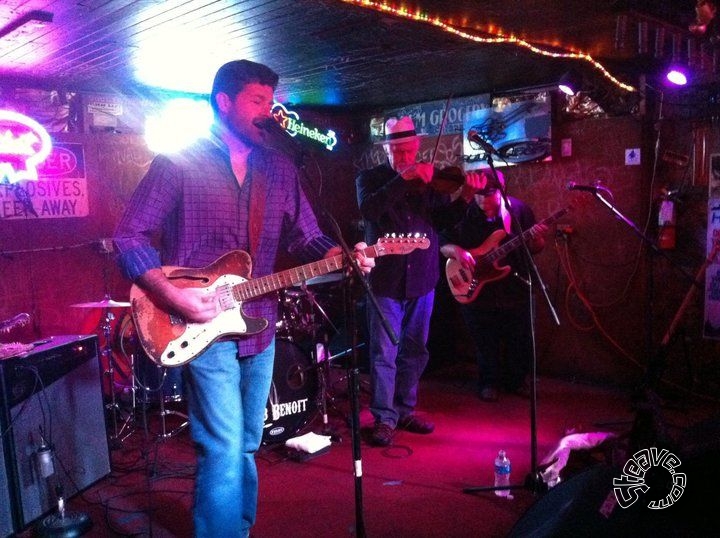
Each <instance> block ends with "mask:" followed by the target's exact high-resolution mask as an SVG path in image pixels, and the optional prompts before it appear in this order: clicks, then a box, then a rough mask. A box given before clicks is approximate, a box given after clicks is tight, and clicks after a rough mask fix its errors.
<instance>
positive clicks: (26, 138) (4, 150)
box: [0, 110, 52, 184]
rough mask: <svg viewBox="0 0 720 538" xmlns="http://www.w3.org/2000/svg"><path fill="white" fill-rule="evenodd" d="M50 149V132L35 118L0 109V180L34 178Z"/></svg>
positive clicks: (9, 181) (36, 176)
mask: <svg viewBox="0 0 720 538" xmlns="http://www.w3.org/2000/svg"><path fill="white" fill-rule="evenodd" d="M51 149H52V141H51V140H50V135H49V134H48V132H47V131H46V130H45V128H44V127H43V126H42V125H40V124H39V123H38V122H37V121H35V120H34V119H32V118H29V117H28V116H25V115H24V114H20V113H18V112H14V111H12V110H0V183H5V184H8V183H10V184H12V183H17V182H19V181H23V180H31V181H35V180H37V178H38V172H37V167H38V165H40V164H41V163H42V162H43V161H44V160H45V159H46V158H47V156H48V155H50V150H51Z"/></svg>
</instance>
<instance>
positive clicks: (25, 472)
mask: <svg viewBox="0 0 720 538" xmlns="http://www.w3.org/2000/svg"><path fill="white" fill-rule="evenodd" d="M0 431H2V433H3V438H2V451H3V456H4V467H3V469H2V472H1V473H0V486H1V487H2V488H3V489H2V491H0V502H2V505H3V506H4V507H8V506H9V511H10V513H11V518H10V519H11V520H12V529H13V530H14V531H15V532H18V531H20V530H22V529H24V528H25V527H27V526H28V525H29V524H30V523H32V522H33V521H34V520H36V519H38V518H39V517H41V516H42V515H44V514H47V513H50V512H53V511H54V510H55V509H56V508H57V493H56V491H57V490H58V488H60V489H61V491H62V492H63V495H64V497H65V498H66V499H69V498H70V497H72V496H73V495H74V494H76V493H78V492H79V491H82V490H83V489H85V488H87V487H88V486H90V485H91V484H93V483H94V482H96V481H98V480H99V479H101V478H103V477H104V476H106V475H108V474H109V473H110V452H109V447H108V438H107V430H106V424H105V410H104V404H103V396H102V386H101V371H100V361H99V359H98V344H97V337H96V336H55V337H53V338H52V339H50V340H49V341H48V342H46V343H44V344H41V345H39V346H38V347H36V348H35V349H34V350H33V351H32V352H31V353H30V354H29V355H27V356H24V357H15V358H11V359H5V360H3V361H0ZM5 498H7V499H9V502H3V501H4V500H5ZM4 510H5V508H0V515H2V516H3V517H2V520H3V521H6V520H7V517H6V514H4V513H3V511H4ZM0 530H2V532H3V535H4V533H6V532H7V531H8V529H7V528H6V527H5V526H4V524H3V526H2V527H0Z"/></svg>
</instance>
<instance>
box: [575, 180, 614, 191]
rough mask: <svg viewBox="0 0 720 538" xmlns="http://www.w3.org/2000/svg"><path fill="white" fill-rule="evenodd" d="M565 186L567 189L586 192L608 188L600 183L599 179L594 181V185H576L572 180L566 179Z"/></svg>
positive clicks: (606, 189)
mask: <svg viewBox="0 0 720 538" xmlns="http://www.w3.org/2000/svg"><path fill="white" fill-rule="evenodd" d="M565 188H566V189H567V190H569V191H586V192H593V193H596V192H599V191H604V192H608V188H607V187H603V186H602V185H600V182H599V181H598V182H596V183H595V185H578V184H577V183H575V182H574V181H568V182H567V183H566V184H565Z"/></svg>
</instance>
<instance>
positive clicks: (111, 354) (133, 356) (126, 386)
mask: <svg viewBox="0 0 720 538" xmlns="http://www.w3.org/2000/svg"><path fill="white" fill-rule="evenodd" d="M70 306H71V307H73V308H83V309H100V310H102V317H101V318H100V322H99V327H98V328H99V332H100V334H101V335H102V346H101V348H100V354H101V358H102V361H101V363H102V365H103V368H104V371H103V375H104V376H105V378H106V379H107V384H106V385H107V391H106V392H107V395H106V396H107V397H108V398H109V402H108V403H107V404H106V410H107V411H108V413H109V418H110V421H111V431H110V433H109V437H110V444H111V446H115V447H117V446H119V445H120V444H121V443H122V442H123V441H124V440H125V439H127V438H128V437H129V436H130V435H131V434H132V433H133V432H134V431H135V430H136V426H137V423H138V411H141V412H142V423H143V425H144V429H145V432H146V434H147V433H148V430H147V424H148V420H147V418H148V417H147V415H146V410H147V408H148V406H149V405H150V404H153V403H158V404H159V410H158V417H159V419H160V420H159V423H160V431H159V433H158V438H160V439H165V438H169V437H172V436H174V435H176V434H177V433H179V432H180V431H182V430H183V429H184V428H185V427H186V426H187V425H188V422H187V415H185V414H183V413H181V412H179V411H176V410H172V409H167V408H166V406H165V404H166V403H168V402H179V401H182V388H181V387H182V378H181V375H180V374H181V372H180V369H177V368H173V369H169V368H164V367H161V366H159V365H156V364H155V363H153V362H152V361H151V360H150V359H149V358H148V357H147V355H146V354H145V353H144V352H143V351H142V348H141V346H140V345H139V343H138V341H137V338H136V334H135V327H134V324H133V321H132V316H131V315H130V313H129V311H128V312H125V313H123V314H122V316H121V317H120V318H119V321H117V322H116V320H117V317H116V315H115V311H117V310H118V309H128V308H129V307H130V303H129V302H123V301H115V300H114V299H112V298H110V296H109V295H105V297H104V298H103V299H101V300H99V301H91V302H86V303H75V304H72V305H70ZM114 322H115V323H114ZM113 324H114V329H113ZM104 385H105V384H104ZM104 390H105V389H104ZM122 395H129V399H130V401H129V402H124V401H123V398H122V397H121V396H122ZM121 403H124V404H126V405H121ZM170 415H176V416H179V417H180V418H181V419H182V422H181V423H180V425H178V426H176V427H175V428H174V429H172V430H169V429H168V424H167V421H166V418H167V417H168V416H170Z"/></svg>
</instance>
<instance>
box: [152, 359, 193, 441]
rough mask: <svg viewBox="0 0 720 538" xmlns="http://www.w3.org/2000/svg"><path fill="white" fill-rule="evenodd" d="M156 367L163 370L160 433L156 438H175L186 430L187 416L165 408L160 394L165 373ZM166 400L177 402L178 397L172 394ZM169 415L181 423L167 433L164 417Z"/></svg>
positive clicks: (164, 400) (165, 376) (162, 399)
mask: <svg viewBox="0 0 720 538" xmlns="http://www.w3.org/2000/svg"><path fill="white" fill-rule="evenodd" d="M157 367H158V369H163V370H162V379H163V382H162V383H161V384H160V412H159V415H160V433H159V434H158V438H159V439H161V440H163V439H170V438H171V437H175V436H176V435H177V434H179V433H180V432H181V431H183V430H184V429H185V428H187V426H188V425H189V422H188V416H187V415H186V414H185V413H181V412H180V411H175V410H173V409H166V408H165V402H166V397H165V395H164V394H163V393H162V385H163V384H164V383H165V381H166V380H167V373H166V371H165V370H164V367H163V366H160V365H159V364H158V365H157ZM158 371H159V370H158ZM173 392H174V391H173ZM167 400H172V401H179V397H178V395H177V394H173V395H172V396H168V397H167ZM170 415H173V416H177V417H180V418H181V419H183V422H182V423H181V424H180V425H179V426H178V427H177V428H174V429H173V430H170V431H168V429H167V422H166V420H165V417H167V416H170Z"/></svg>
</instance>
